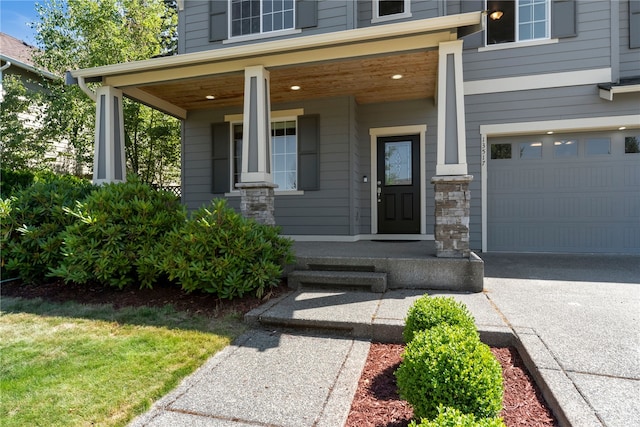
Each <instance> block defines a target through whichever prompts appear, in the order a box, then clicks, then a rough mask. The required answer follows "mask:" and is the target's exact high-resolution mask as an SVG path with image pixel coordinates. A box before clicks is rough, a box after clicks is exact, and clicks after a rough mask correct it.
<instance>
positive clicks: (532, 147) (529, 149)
mask: <svg viewBox="0 0 640 427" xmlns="http://www.w3.org/2000/svg"><path fill="white" fill-rule="evenodd" d="M520 158H521V159H541V158H542V142H521V143H520Z"/></svg>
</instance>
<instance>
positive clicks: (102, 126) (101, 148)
mask: <svg viewBox="0 0 640 427" xmlns="http://www.w3.org/2000/svg"><path fill="white" fill-rule="evenodd" d="M106 98H107V96H106V95H100V116H99V117H98V152H97V155H98V159H97V167H98V173H97V174H96V176H97V178H98V179H107V163H106V162H107V135H106V131H107V130H106V125H107V117H106V116H107V112H106V110H105V105H106V101H107V100H106Z"/></svg>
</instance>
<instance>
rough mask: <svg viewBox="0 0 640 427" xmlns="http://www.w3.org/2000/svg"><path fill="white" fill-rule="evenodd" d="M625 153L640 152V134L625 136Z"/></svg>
mask: <svg viewBox="0 0 640 427" xmlns="http://www.w3.org/2000/svg"><path fill="white" fill-rule="evenodd" d="M624 153H625V154H637V153H640V135H638V136H625V138H624Z"/></svg>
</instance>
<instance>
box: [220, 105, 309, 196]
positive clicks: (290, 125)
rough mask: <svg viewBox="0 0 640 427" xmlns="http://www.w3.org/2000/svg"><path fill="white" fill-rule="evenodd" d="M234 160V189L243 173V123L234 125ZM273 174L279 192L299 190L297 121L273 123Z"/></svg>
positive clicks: (282, 120)
mask: <svg viewBox="0 0 640 427" xmlns="http://www.w3.org/2000/svg"><path fill="white" fill-rule="evenodd" d="M232 152H233V158H232V159H231V171H232V174H233V187H232V188H235V185H236V184H237V183H239V182H240V174H241V172H242V123H237V124H234V125H233V146H232ZM271 174H272V176H273V183H274V184H277V185H278V188H277V189H276V190H277V191H294V190H297V188H298V137H297V119H296V118H286V119H278V120H274V121H272V122H271Z"/></svg>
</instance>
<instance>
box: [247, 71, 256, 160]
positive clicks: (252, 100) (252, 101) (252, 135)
mask: <svg viewBox="0 0 640 427" xmlns="http://www.w3.org/2000/svg"><path fill="white" fill-rule="evenodd" d="M257 80H258V78H257V77H251V82H250V87H251V88H250V90H249V92H250V94H249V105H250V106H249V126H248V127H249V129H246V127H244V128H243V132H244V133H245V134H247V133H248V135H246V136H245V135H243V138H248V143H249V150H248V151H249V153H248V154H249V156H248V159H249V169H248V170H247V171H243V172H258V93H257V91H258V89H257V86H258V81H257Z"/></svg>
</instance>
